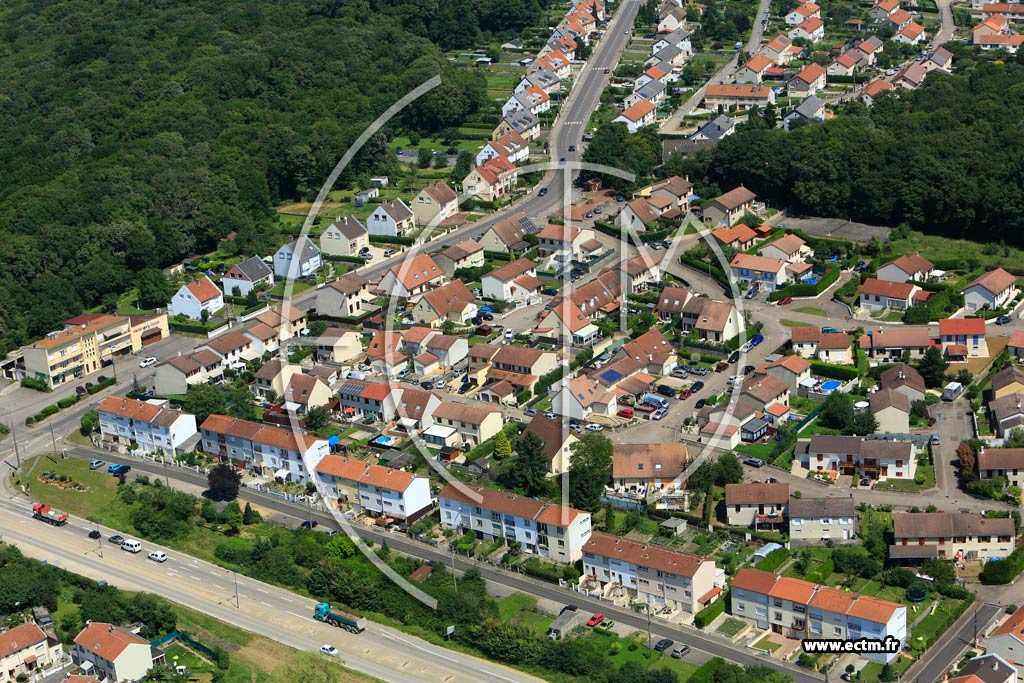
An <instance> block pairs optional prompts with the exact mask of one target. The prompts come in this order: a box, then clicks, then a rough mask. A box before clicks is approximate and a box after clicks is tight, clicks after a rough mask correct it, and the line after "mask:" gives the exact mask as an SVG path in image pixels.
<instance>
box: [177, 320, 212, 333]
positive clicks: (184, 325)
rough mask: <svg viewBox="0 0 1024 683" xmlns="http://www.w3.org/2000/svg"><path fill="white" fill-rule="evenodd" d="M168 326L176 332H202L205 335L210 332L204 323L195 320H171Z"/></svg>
mask: <svg viewBox="0 0 1024 683" xmlns="http://www.w3.org/2000/svg"><path fill="white" fill-rule="evenodd" d="M167 327H169V328H170V329H171V330H173V331H175V332H184V333H186V334H202V335H205V334H206V333H207V332H209V328H208V327H207V326H206V325H204V324H203V323H199V322H195V321H194V320H169V321H168V322H167Z"/></svg>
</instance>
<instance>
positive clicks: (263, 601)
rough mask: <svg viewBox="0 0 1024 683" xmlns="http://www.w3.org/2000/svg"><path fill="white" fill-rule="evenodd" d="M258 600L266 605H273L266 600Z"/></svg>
mask: <svg viewBox="0 0 1024 683" xmlns="http://www.w3.org/2000/svg"><path fill="white" fill-rule="evenodd" d="M260 602H262V603H263V604H264V605H266V606H267V607H273V605H271V604H270V603H269V602H267V601H266V600H260Z"/></svg>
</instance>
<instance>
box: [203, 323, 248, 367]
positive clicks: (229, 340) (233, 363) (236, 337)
mask: <svg viewBox="0 0 1024 683" xmlns="http://www.w3.org/2000/svg"><path fill="white" fill-rule="evenodd" d="M195 348H196V351H202V350H203V349H209V350H210V351H213V352H214V353H216V354H217V355H218V356H220V358H221V363H223V365H224V367H225V368H234V369H240V368H242V367H244V366H245V364H246V363H248V362H249V361H251V360H255V359H256V358H258V357H259V356H258V355H257V353H256V349H255V348H254V346H253V340H252V337H250V336H249V335H247V334H244V333H243V332H239V331H238V330H231V331H229V332H225V333H224V334H221V335H218V336H216V337H214V338H213V339H211V340H209V341H208V342H206V343H204V344H200V345H198V346H196V347H195Z"/></svg>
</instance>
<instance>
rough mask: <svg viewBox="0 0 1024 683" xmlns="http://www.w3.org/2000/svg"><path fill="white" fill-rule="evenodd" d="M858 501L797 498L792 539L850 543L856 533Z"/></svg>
mask: <svg viewBox="0 0 1024 683" xmlns="http://www.w3.org/2000/svg"><path fill="white" fill-rule="evenodd" d="M857 531H858V529H857V503H856V502H855V501H854V500H853V496H852V495H851V496H850V497H848V498H794V499H793V500H791V501H790V502H789V540H790V542H791V543H792V544H793V546H794V547H796V546H807V545H822V544H827V543H850V542H852V541H853V540H854V539H856V537H857Z"/></svg>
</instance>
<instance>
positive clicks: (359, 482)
mask: <svg viewBox="0 0 1024 683" xmlns="http://www.w3.org/2000/svg"><path fill="white" fill-rule="evenodd" d="M316 479H317V485H318V486H317V488H318V489H320V490H324V491H326V493H327V495H326V496H325V497H326V498H327V499H328V500H333V501H334V502H335V504H336V505H337V506H338V507H339V508H342V509H343V508H345V507H346V506H347V507H348V508H350V509H351V510H352V512H353V513H354V514H356V515H366V516H367V517H371V518H383V519H391V520H397V521H402V522H405V523H407V524H412V523H413V522H415V521H416V520H417V519H419V518H420V517H422V516H423V515H425V514H428V513H429V512H430V511H431V510H433V498H432V497H431V495H430V479H429V478H428V477H422V476H417V475H416V474H413V473H411V472H405V471H403V470H398V469H393V468H391V467H385V466H383V465H378V464H376V463H369V462H367V461H365V460H356V459H353V458H347V457H343V456H340V455H328V456H325V457H324V458H323V459H322V460H321V461H320V462H319V463H318V464H317V466H316ZM321 487H322V488H321Z"/></svg>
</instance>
